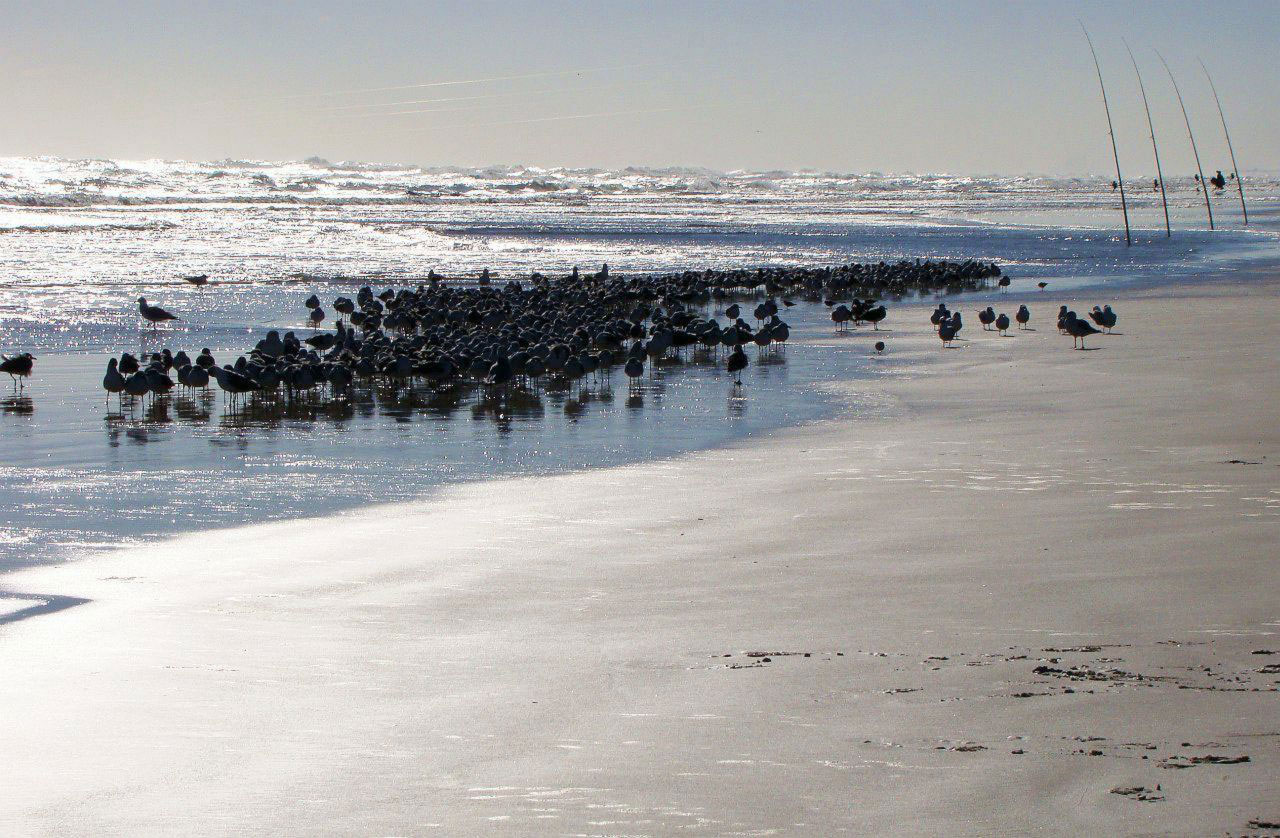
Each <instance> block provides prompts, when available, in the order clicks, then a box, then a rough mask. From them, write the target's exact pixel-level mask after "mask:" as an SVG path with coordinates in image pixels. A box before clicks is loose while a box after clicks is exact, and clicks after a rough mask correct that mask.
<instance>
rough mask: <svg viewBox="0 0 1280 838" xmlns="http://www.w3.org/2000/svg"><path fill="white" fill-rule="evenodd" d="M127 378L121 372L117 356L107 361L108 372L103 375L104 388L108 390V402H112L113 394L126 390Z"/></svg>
mask: <svg viewBox="0 0 1280 838" xmlns="http://www.w3.org/2000/svg"><path fill="white" fill-rule="evenodd" d="M124 383H125V378H124V376H123V375H121V374H120V368H119V362H118V361H116V359H115V358H112V359H111V360H110V361H107V374H106V375H104V376H103V377H102V389H104V390H106V391H107V404H110V403H111V394H112V393H115V394H116V395H119V394H120V393H123V392H124Z"/></svg>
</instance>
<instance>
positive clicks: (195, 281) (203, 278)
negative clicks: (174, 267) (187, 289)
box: [182, 274, 209, 288]
mask: <svg viewBox="0 0 1280 838" xmlns="http://www.w3.org/2000/svg"><path fill="white" fill-rule="evenodd" d="M182 281H183V282H185V283H187V284H189V285H194V286H196V287H197V288H199V287H200V286H201V285H208V284H209V275H208V274H196V275H195V276H184V277H183V278H182Z"/></svg>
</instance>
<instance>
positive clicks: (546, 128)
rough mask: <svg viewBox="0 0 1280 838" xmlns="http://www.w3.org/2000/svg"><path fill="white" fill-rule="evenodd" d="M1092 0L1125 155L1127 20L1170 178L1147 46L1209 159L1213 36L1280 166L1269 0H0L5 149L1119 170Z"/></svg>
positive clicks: (1252, 162)
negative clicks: (1097, 69) (1085, 32)
mask: <svg viewBox="0 0 1280 838" xmlns="http://www.w3.org/2000/svg"><path fill="white" fill-rule="evenodd" d="M1077 16H1078V17H1080V18H1081V19H1083V21H1084V22H1085V24H1086V25H1087V26H1088V27H1089V28H1090V30H1091V34H1092V35H1093V38H1094V41H1095V43H1096V44H1097V46H1098V52H1099V57H1100V59H1101V61H1102V67H1103V72H1104V74H1105V77H1106V80H1107V82H1108V85H1109V87H1108V90H1109V93H1110V94H1111V98H1112V111H1113V115H1114V116H1115V118H1116V131H1117V135H1118V137H1119V139H1120V154H1121V162H1122V164H1124V165H1125V166H1126V168H1127V169H1128V170H1129V172H1131V173H1132V175H1133V176H1134V177H1138V176H1149V174H1150V173H1151V172H1152V171H1154V167H1153V165H1152V163H1151V155H1150V146H1149V140H1148V139H1147V129H1146V122H1145V117H1144V116H1143V114H1142V108H1141V101H1140V99H1139V95H1138V87H1137V82H1136V80H1135V78H1134V73H1133V67H1132V65H1131V64H1130V63H1129V59H1128V56H1127V55H1126V53H1125V51H1124V46H1123V44H1122V43H1121V40H1120V39H1121V36H1124V37H1126V38H1128V40H1129V43H1130V44H1131V45H1132V46H1133V49H1134V52H1135V54H1136V55H1137V57H1138V61H1139V64H1140V66H1141V68H1142V70H1143V73H1144V77H1145V80H1146V84H1147V89H1148V93H1149V95H1150V96H1151V99H1152V109H1153V113H1154V116H1155V119H1156V133H1157V137H1158V138H1159V140H1160V141H1161V142H1162V144H1163V147H1162V149H1161V153H1162V158H1163V160H1164V162H1165V165H1166V174H1169V175H1173V174H1186V173H1189V172H1190V171H1192V163H1191V154H1190V150H1189V147H1188V144H1187V139H1186V131H1185V128H1184V127H1183V124H1182V116H1181V112H1180V111H1179V110H1178V108H1177V102H1176V100H1175V99H1174V96H1173V90H1172V87H1171V86H1170V83H1169V79H1168V77H1167V76H1166V75H1165V73H1164V70H1163V68H1162V67H1161V66H1160V64H1159V62H1158V60H1157V59H1156V56H1155V54H1154V52H1153V51H1152V49H1153V47H1158V48H1159V49H1160V50H1161V51H1162V52H1164V54H1165V57H1166V58H1167V59H1168V60H1169V62H1170V65H1171V66H1172V68H1173V71H1174V73H1175V74H1176V75H1177V77H1178V81H1179V83H1180V84H1181V85H1182V88H1183V94H1184V96H1185V97H1186V100H1187V107H1188V110H1189V111H1190V114H1191V119H1192V124H1193V127H1194V128H1195V129H1196V131H1197V135H1196V138H1197V140H1198V141H1199V142H1200V144H1201V156H1202V157H1203V158H1204V163H1205V168H1206V170H1211V169H1216V168H1219V167H1221V168H1223V169H1228V168H1229V161H1228V159H1227V155H1226V147H1225V144H1224V142H1223V139H1222V131H1221V127H1220V125H1219V123H1218V117H1217V111H1216V109H1215V107H1214V104H1213V99H1212V96H1211V94H1210V92H1209V88H1208V84H1207V83H1206V81H1205V79H1204V75H1203V74H1202V72H1201V70H1200V67H1199V65H1198V64H1197V60H1196V59H1197V58H1198V57H1199V58H1203V60H1204V61H1205V63H1206V64H1207V65H1208V66H1209V69H1210V70H1211V71H1212V72H1213V73H1214V76H1215V81H1216V82H1217V85H1218V90H1219V92H1220V94H1221V95H1222V97H1223V105H1224V107H1225V108H1226V111H1227V119H1228V125H1229V126H1230V127H1231V129H1232V139H1233V140H1234V142H1235V144H1236V152H1237V155H1238V156H1239V158H1240V165H1241V167H1242V168H1243V169H1244V170H1245V172H1246V174H1247V173H1248V172H1249V171H1250V170H1259V169H1272V170H1274V169H1280V2H1276V0H1262V2H1227V3H1222V2H1219V3H1209V2H1203V0H1197V2H1185V3H1184V2H1159V3H1132V4H1124V3H1116V2H1111V0H1100V1H1099V2H1082V3H1075V4H1067V3H1053V2H1022V3H1014V2H972V3H961V2H942V3H926V2H915V3H909V2H887V3H880V2H852V0H850V2H783V0H773V1H772V2H755V0H737V2H695V1H694V0H686V1H685V2H643V3H642V2H634V3H630V2H609V1H608V0H600V2H588V0H577V2H566V3H560V2H516V0H507V2H493V3H489V2H480V1H479V0H465V2H439V3H435V2H360V1H359V0H342V2H329V1H328V0H323V1H321V2H264V1H263V0H255V1H254V2H231V1H230V0H221V2H202V3H196V2H180V0H175V2H156V3H148V2H130V1H129V0H120V1H119V2H97V3H88V2H84V3H72V2H57V0H40V2H29V1H28V2H20V3H19V2H9V0H0V21H3V26H0V155H35V154H55V155H63V156H76V157H123V158H141V157H168V158H189V159H211V158H224V157H254V158H269V159H285V158H301V157H306V156H309V155H320V156H323V157H327V158H330V159H348V160H351V159H355V160H377V161H399V162H406V163H414V164H423V165H437V164H473V165H478V164H491V163H524V164H534V165H583V166H589V165H599V166H623V165H628V164H637V165H702V166H710V167H713V168H719V169H733V168H754V169H773V168H805V167H809V168H819V169H831V170H838V171H871V170H879V171H915V172H942V171H948V172H961V173H966V172H967V173H994V172H998V173H1022V172H1046V173H1086V172H1097V173H1101V172H1106V171H1108V170H1109V169H1110V167H1111V159H1110V147H1109V146H1108V144H1107V138H1106V124H1105V121H1104V118H1103V113H1102V106H1101V101H1100V99H1099V95H1098V90H1097V83H1096V80H1095V78H1094V69H1093V63H1092V60H1091V59H1090V57H1089V52H1088V48H1087V46H1086V44H1085V42H1084V39H1083V37H1082V35H1081V34H1080V28H1079V25H1078V24H1077V22H1076V18H1077ZM512 76H519V77H521V78H503V79H498V78H497V77H512ZM477 79H483V80H484V81H474V80H477ZM473 81H474V83H462V84H438V83H441V82H473ZM432 84H434V85H435V86H426V85H432ZM410 85H421V86H416V87H410ZM390 87H398V88H401V89H396V90H370V89H371V88H390ZM353 91H360V92H353ZM383 103H386V104H383ZM566 117H572V118H566Z"/></svg>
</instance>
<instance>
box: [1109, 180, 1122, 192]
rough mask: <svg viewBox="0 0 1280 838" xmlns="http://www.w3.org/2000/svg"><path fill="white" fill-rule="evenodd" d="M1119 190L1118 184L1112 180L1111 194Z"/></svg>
mask: <svg viewBox="0 0 1280 838" xmlns="http://www.w3.org/2000/svg"><path fill="white" fill-rule="evenodd" d="M1119 188H1120V184H1118V183H1116V182H1115V181H1114V180H1113V181H1111V191H1112V192H1115V191H1116V190H1117V189H1119Z"/></svg>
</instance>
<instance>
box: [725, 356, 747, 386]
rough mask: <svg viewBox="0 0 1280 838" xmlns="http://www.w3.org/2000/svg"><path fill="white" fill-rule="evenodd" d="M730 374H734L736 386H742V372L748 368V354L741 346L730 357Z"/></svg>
mask: <svg viewBox="0 0 1280 838" xmlns="http://www.w3.org/2000/svg"><path fill="white" fill-rule="evenodd" d="M728 367H729V372H731V373H733V374H734V376H735V378H734V381H733V383H734V385H736V386H741V385H742V371H743V370H745V369H746V368H747V353H745V352H743V351H742V347H741V346H735V347H734V349H733V354H732V355H730V356H729V364H728Z"/></svg>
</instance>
